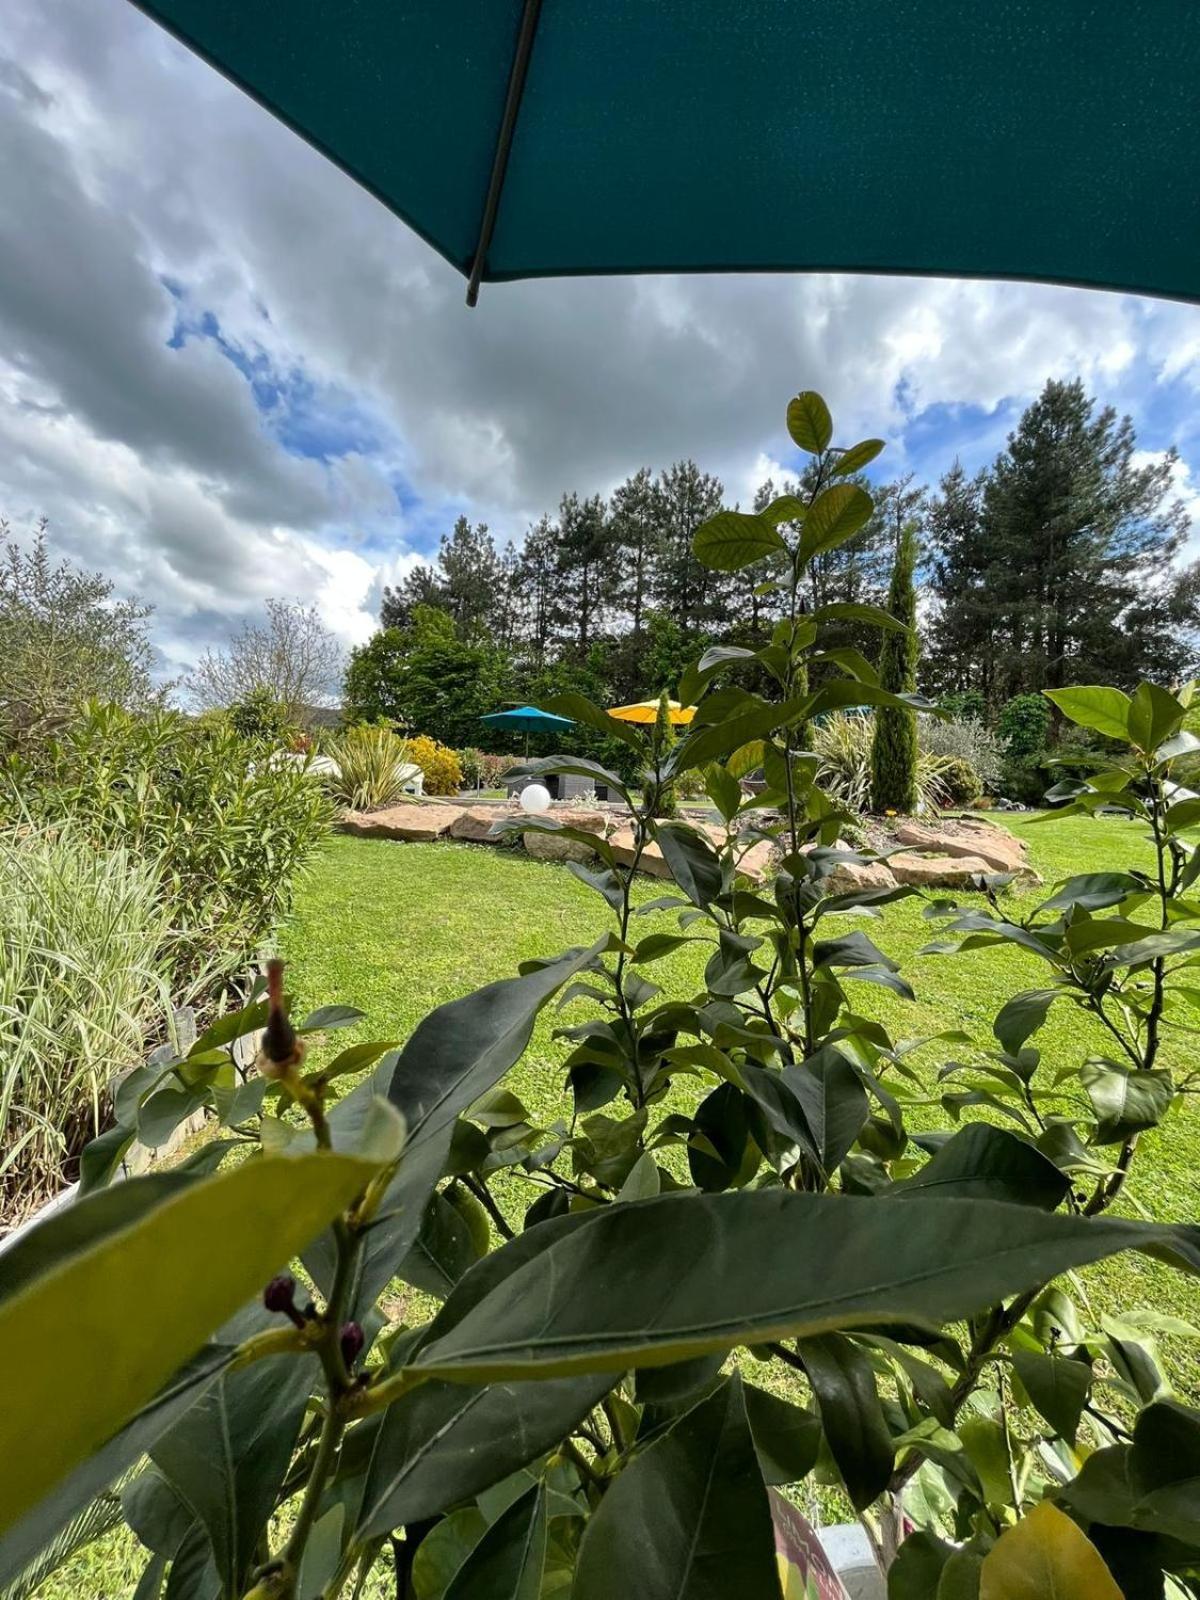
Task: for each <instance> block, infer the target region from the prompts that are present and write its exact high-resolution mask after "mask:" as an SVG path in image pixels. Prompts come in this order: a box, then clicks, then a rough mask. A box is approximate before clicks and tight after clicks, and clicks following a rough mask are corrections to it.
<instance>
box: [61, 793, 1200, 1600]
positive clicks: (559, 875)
mask: <svg viewBox="0 0 1200 1600" xmlns="http://www.w3.org/2000/svg"><path fill="white" fill-rule="evenodd" d="M1005 820H1006V822H1007V823H1008V824H1009V825H1011V826H1012V827H1013V829H1014V830H1015V831H1017V832H1019V833H1022V834H1025V835H1027V836H1028V839H1029V841H1030V853H1031V858H1032V860H1033V863H1034V865H1035V866H1037V867H1038V869H1039V870H1040V871H1041V872H1042V874H1043V876H1044V877H1045V878H1046V880H1047V883H1050V882H1052V881H1053V880H1054V879H1055V878H1058V877H1063V876H1066V875H1068V874H1071V873H1076V872H1088V871H1096V870H1100V869H1103V868H1113V867H1117V866H1124V865H1139V864H1141V865H1146V864H1148V863H1149V851H1148V849H1147V847H1146V846H1145V845H1144V844H1143V843H1142V841H1141V838H1140V833H1139V830H1138V828H1137V827H1136V826H1135V825H1133V824H1131V823H1127V822H1122V821H1120V820H1117V819H1099V820H1089V819H1086V818H1066V819H1063V820H1062V821H1052V822H1046V823H1040V822H1039V823H1035V822H1034V820H1033V818H1032V817H1029V816H1018V817H1015V818H1011V819H1008V818H1006V819H1005ZM662 889H663V886H662V885H661V884H656V883H654V882H653V881H646V882H645V883H644V884H643V883H639V884H638V886H637V889H636V895H637V898H638V900H639V901H640V902H641V903H645V902H646V901H648V900H651V899H653V898H654V897H655V896H656V895H658V894H660V893H661V892H662ZM1037 893H1038V891H1033V892H1032V893H1031V894H1029V895H1028V896H1024V897H1021V898H1020V899H1017V897H1014V909H1015V908H1016V907H1017V906H1019V905H1020V904H1022V903H1028V904H1033V903H1035V898H1036V895H1037ZM921 905H922V902H921V901H920V900H917V899H913V900H908V901H903V902H901V903H899V904H897V905H894V906H889V907H887V908H886V909H885V912H884V915H883V917H882V919H880V920H879V921H877V922H875V923H874V924H872V925H871V933H872V937H874V938H875V939H876V942H877V943H878V944H880V945H881V947H882V948H883V949H884V950H886V951H887V952H888V954H890V955H892V956H893V957H895V958H896V959H897V960H899V961H900V962H901V963H902V965H903V969H904V972H905V974H906V976H907V977H908V978H909V980H910V982H911V983H912V985H913V987H914V988H915V990H916V992H917V999H916V1001H915V1002H914V1003H906V1002H904V1001H901V1000H899V999H897V998H896V997H895V996H892V995H889V994H887V993H885V992H884V991H882V990H879V989H876V988H874V987H872V986H868V985H866V984H864V985H861V986H859V989H858V993H857V995H856V1000H857V1003H858V1004H859V1005H860V1006H861V1008H862V1010H863V1011H864V1012H865V1013H867V1014H870V1015H874V1016H877V1017H879V1019H880V1020H881V1021H884V1022H886V1024H887V1026H888V1027H889V1028H890V1030H891V1031H892V1033H893V1036H894V1037H898V1038H899V1037H909V1038H911V1037H914V1036H916V1035H919V1034H926V1033H934V1032H937V1031H939V1030H941V1029H945V1028H962V1029H964V1030H965V1031H966V1032H968V1033H969V1034H971V1036H972V1037H973V1038H974V1039H975V1040H976V1041H977V1043H978V1044H979V1045H980V1046H981V1047H984V1048H986V1047H988V1045H989V1043H990V1036H991V1019H992V1017H993V1016H994V1014H995V1012H996V1011H997V1010H998V1009H999V1007H1000V1005H1001V1004H1002V1002H1003V1001H1004V999H1005V998H1006V997H1007V995H1008V994H1010V993H1011V992H1012V991H1013V990H1014V989H1016V988H1019V987H1022V986H1025V985H1027V984H1032V983H1035V982H1038V981H1040V977H1041V973H1040V971H1039V964H1038V963H1037V962H1036V961H1035V960H1034V958H1033V957H1031V956H1028V955H1026V954H1024V953H1023V952H1021V951H1019V950H1014V949H1011V948H1004V949H1000V950H982V951H975V952H972V953H970V954H967V955H963V956H954V957H944V956H939V957H921V956H918V955H917V953H916V952H917V951H918V949H919V948H920V946H921V945H923V944H924V943H925V942H926V941H927V940H928V939H929V938H930V936H931V929H930V926H929V924H928V923H926V922H924V921H923V920H922V917H921ZM607 916H608V912H607V908H606V907H605V906H604V904H603V903H602V901H601V900H600V899H599V897H598V896H597V895H595V894H594V893H593V892H592V891H591V890H589V889H587V888H586V887H585V886H584V885H583V884H581V883H580V882H579V881H578V880H577V879H575V878H574V877H572V876H571V874H570V873H569V872H567V871H566V869H565V868H563V867H558V866H552V865H549V864H546V863H542V862H537V861H533V860H531V859H530V858H529V857H527V856H525V855H524V854H522V853H521V852H519V851H511V850H499V849H495V848H492V847H490V846H482V845H468V844H450V843H447V844H433V845H403V844H393V843H391V842H388V841H384V840H362V839H351V838H347V837H336V838H333V839H331V840H330V842H329V844H328V846H327V847H326V848H325V849H324V851H323V852H322V854H321V856H320V858H319V859H318V861H317V862H316V864H315V866H314V867H313V869H312V870H311V872H310V873H309V875H308V877H307V878H306V880H305V882H304V885H303V887H302V890H301V892H300V895H299V899H298V903H297V907H296V911H295V914H294V915H293V917H292V918H291V920H290V922H289V924H288V926H287V927H286V928H285V929H284V930H283V931H282V936H281V945H282V951H283V954H284V955H285V956H286V958H287V960H288V964H289V988H291V989H292V990H293V992H294V993H295V994H296V995H297V997H298V1001H299V1003H300V1005H302V1006H307V1005H315V1004H319V1003H324V1002H327V1001H334V1000H341V1001H347V1002H350V1003H352V1004H354V1005H357V1006H360V1007H361V1008H362V1009H363V1010H364V1011H366V1012H367V1016H368V1020H367V1021H366V1022H365V1023H363V1024H361V1025H360V1026H359V1029H358V1030H357V1033H356V1034H355V1035H353V1037H359V1038H394V1039H397V1040H403V1039H405V1038H406V1037H407V1036H408V1034H409V1033H410V1032H411V1031H412V1029H413V1028H414V1027H415V1026H416V1024H417V1023H418V1022H419V1021H420V1019H421V1018H422V1017H423V1016H424V1015H425V1013H426V1012H427V1011H429V1010H430V1009H431V1008H432V1007H433V1006H436V1005H439V1004H440V1003H442V1002H443V1001H446V1000H450V999H453V998H455V997H456V996H458V995H461V994H465V993H467V992H468V991H469V990H471V989H474V988H477V987H479V986H480V985H481V984H484V983H488V982H490V981H491V980H493V979H495V978H502V977H506V976H509V975H511V974H512V973H514V972H515V971H516V969H517V964H518V963H519V962H520V961H522V960H524V959H525V958H526V957H529V956H549V955H553V954H555V953H556V952H558V951H560V950H562V949H564V948H566V947H567V946H569V945H572V944H590V943H591V942H592V941H593V940H594V939H595V938H596V937H597V936H598V934H599V932H600V931H601V930H602V928H604V927H605V926H606V925H607V924H606V918H607ZM673 926H674V921H673V918H672V917H671V916H670V915H669V914H666V913H655V914H653V915H652V917H650V918H647V919H646V920H645V923H644V924H643V929H642V931H650V929H652V928H663V929H669V928H672V927H673ZM703 964H704V949H703V947H701V946H695V947H688V948H685V949H684V950H681V951H679V952H677V953H676V954H675V955H673V956H672V957H670V958H668V959H667V960H665V961H663V962H660V963H658V964H657V966H656V968H655V973H654V975H655V977H656V979H657V981H659V982H660V983H662V984H663V985H664V987H665V988H666V989H667V990H668V991H669V992H674V993H679V994H686V993H688V992H690V991H691V990H692V989H694V988H695V987H696V986H698V984H699V981H700V975H701V970H702V968H703ZM566 1015H567V1017H568V1018H569V1017H571V1016H572V1015H579V1016H582V1015H584V1012H583V1011H582V1010H581V1009H578V1010H576V1011H574V1012H572V1011H568V1013H567V1014H566ZM560 1020H562V1019H561V1017H559V1016H557V1015H556V1014H555V1013H553V1012H548V1013H544V1014H543V1016H542V1017H541V1018H540V1019H539V1022H538V1026H537V1028H536V1030H535V1033H534V1037H533V1041H532V1043H531V1046H530V1049H529V1050H528V1052H527V1053H526V1055H525V1057H524V1058H523V1060H522V1061H521V1062H520V1063H519V1064H518V1066H517V1067H516V1068H515V1069H514V1071H513V1073H512V1074H511V1075H510V1079H509V1086H510V1087H511V1088H513V1089H514V1090H515V1091H516V1092H517V1093H518V1094H520V1095H521V1096H522V1098H523V1099H524V1100H525V1102H526V1104H527V1105H528V1106H529V1108H530V1110H531V1112H532V1113H533V1114H534V1115H536V1116H539V1117H541V1118H544V1119H547V1120H548V1119H551V1118H552V1117H554V1116H556V1115H563V1114H564V1112H566V1111H567V1110H569V1105H568V1102H567V1101H566V1100H565V1099H564V1097H563V1096H562V1093H561V1086H562V1071H561V1061H562V1059H563V1056H564V1055H565V1053H566V1047H565V1046H562V1045H560V1044H557V1043H556V1042H555V1041H554V1040H553V1038H552V1037H551V1035H552V1031H553V1029H554V1027H555V1026H556V1025H557V1024H558V1023H559V1021H560ZM345 1040H346V1035H341V1036H339V1038H338V1040H337V1044H338V1046H339V1047H340V1045H341V1044H342V1043H343V1042H345ZM1100 1042H1101V1041H1100V1036H1099V1034H1098V1033H1097V1032H1096V1031H1094V1030H1093V1029H1092V1028H1091V1027H1090V1026H1088V1024H1087V1022H1086V1019H1081V1018H1080V1016H1079V1015H1078V1014H1077V1013H1076V1012H1075V1010H1074V1009H1073V1008H1071V1007H1068V1006H1064V1005H1060V1006H1058V1007H1056V1008H1054V1009H1052V1011H1051V1013H1050V1020H1049V1022H1048V1024H1047V1026H1046V1027H1045V1028H1043V1029H1042V1031H1041V1033H1040V1034H1039V1035H1038V1037H1037V1040H1036V1043H1037V1044H1038V1045H1039V1046H1040V1047H1041V1049H1042V1051H1043V1054H1044V1056H1045V1058H1046V1061H1047V1063H1048V1064H1049V1065H1050V1066H1051V1067H1054V1066H1057V1065H1060V1064H1062V1063H1066V1062H1071V1061H1074V1062H1078V1061H1080V1060H1081V1059H1082V1058H1083V1057H1084V1056H1085V1055H1087V1054H1088V1053H1090V1052H1091V1051H1092V1050H1093V1049H1096V1048H1099V1047H1100ZM962 1050H963V1047H961V1046H960V1047H955V1051H954V1053H955V1054H957V1055H960V1056H961V1054H962ZM939 1052H942V1053H939ZM948 1054H949V1047H938V1046H931V1047H930V1048H929V1049H928V1050H927V1052H926V1053H925V1054H924V1055H923V1056H921V1057H919V1058H918V1060H919V1061H922V1062H924V1063H926V1064H927V1065H928V1067H929V1076H930V1079H932V1076H933V1071H934V1069H936V1067H937V1065H938V1064H939V1063H940V1062H941V1061H942V1060H943V1059H945V1058H946V1055H948ZM1186 1059H1188V1051H1187V1046H1186V1040H1185V1041H1183V1044H1182V1046H1181V1045H1179V1044H1176V1045H1174V1046H1173V1047H1172V1048H1171V1049H1169V1050H1168V1052H1167V1064H1175V1065H1181V1064H1182V1063H1183V1062H1184V1061H1185V1060H1186ZM677 1092H680V1093H682V1092H684V1091H677ZM909 1120H910V1122H911V1123H912V1124H913V1125H914V1126H919V1125H920V1124H921V1123H922V1121H924V1122H925V1124H926V1125H934V1124H940V1123H942V1122H943V1121H944V1117H943V1114H942V1112H941V1109H940V1107H939V1106H937V1105H936V1104H934V1105H931V1106H929V1107H926V1108H917V1109H915V1110H913V1111H912V1112H910V1114H909ZM1198 1159H1200V1122H1198V1120H1197V1112H1196V1110H1195V1108H1194V1107H1193V1106H1192V1105H1190V1104H1189V1105H1188V1106H1187V1107H1186V1108H1185V1109H1184V1110H1182V1111H1180V1112H1177V1113H1176V1114H1175V1115H1173V1116H1172V1117H1171V1119H1170V1121H1169V1124H1168V1126H1167V1128H1166V1129H1165V1130H1164V1131H1163V1132H1161V1133H1158V1134H1154V1135H1150V1136H1149V1137H1147V1138H1146V1139H1145V1140H1144V1141H1143V1147H1142V1149H1141V1150H1140V1151H1139V1158H1138V1164H1137V1167H1136V1168H1135V1181H1134V1182H1133V1184H1132V1185H1131V1186H1130V1188H1129V1190H1127V1191H1126V1195H1127V1198H1126V1201H1125V1202H1124V1209H1126V1210H1128V1211H1131V1212H1137V1211H1138V1210H1139V1209H1140V1210H1141V1212H1142V1213H1143V1214H1146V1215H1150V1216H1154V1217H1159V1218H1163V1219H1174V1220H1192V1219H1195V1218H1196V1214H1197V1206H1196V1179H1195V1172H1196V1167H1197V1161H1198ZM497 1192H498V1194H499V1196H500V1199H501V1201H502V1203H505V1205H506V1209H509V1210H510V1211H511V1212H513V1213H514V1214H516V1215H519V1211H520V1208H521V1206H522V1205H523V1204H524V1203H528V1201H529V1199H531V1198H533V1191H532V1190H530V1191H529V1192H528V1193H526V1192H525V1186H524V1185H522V1184H521V1182H520V1180H519V1179H518V1178H516V1177H513V1176H505V1177H502V1178H501V1179H500V1181H499V1182H498V1184H497ZM1080 1287H1081V1288H1082V1290H1083V1292H1085V1293H1087V1294H1088V1295H1090V1296H1091V1297H1092V1298H1093V1302H1094V1304H1095V1305H1096V1307H1097V1309H1101V1310H1112V1311H1113V1312H1120V1311H1127V1310H1129V1309H1132V1308H1133V1307H1135V1306H1139V1307H1153V1308H1155V1309H1157V1310H1160V1311H1166V1312H1171V1313H1174V1314H1175V1315H1177V1316H1181V1317H1184V1318H1185V1319H1189V1320H1193V1321H1200V1301H1198V1298H1197V1294H1196V1289H1195V1285H1194V1282H1193V1281H1191V1280H1187V1279H1184V1278H1183V1277H1181V1276H1180V1275H1178V1274H1176V1273H1173V1272H1171V1271H1169V1270H1168V1269H1167V1268H1165V1267H1160V1266H1158V1265H1156V1264H1155V1263H1153V1262H1150V1261H1147V1260H1145V1259H1143V1258H1142V1257H1139V1256H1133V1255H1130V1256H1124V1257H1119V1258H1116V1259H1115V1260H1113V1261H1110V1262H1106V1263H1103V1264H1102V1265H1100V1266H1098V1267H1093V1268H1090V1269H1089V1270H1088V1271H1087V1272H1086V1273H1085V1274H1084V1275H1083V1281H1082V1283H1081V1285H1080ZM1164 1354H1165V1355H1166V1357H1167V1363H1168V1366H1169V1369H1170V1370H1171V1372H1172V1374H1173V1376H1174V1377H1175V1379H1176V1381H1177V1383H1178V1386H1179V1387H1180V1389H1181V1390H1182V1391H1183V1392H1184V1393H1185V1394H1186V1395H1187V1396H1188V1397H1189V1398H1192V1399H1194V1398H1195V1397H1196V1395H1197V1394H1200V1366H1198V1365H1197V1364H1196V1362H1195V1360H1194V1356H1193V1348H1192V1346H1191V1345H1190V1344H1183V1343H1182V1342H1181V1341H1177V1340H1171V1341H1167V1342H1166V1343H1165V1344H1164ZM765 1370H766V1369H759V1371H758V1372H757V1373H756V1374H755V1376H756V1377H757V1380H758V1381H760V1382H761V1381H763V1376H762V1374H764V1373H765ZM771 1372H772V1374H773V1375H777V1373H778V1369H777V1367H776V1366H772V1368H771ZM790 1376H791V1375H790V1374H784V1375H782V1381H783V1383H784V1385H785V1386H786V1385H787V1382H788V1379H789V1378H790ZM810 1496H811V1502H810V1509H812V1510H816V1511H818V1512H819V1513H820V1514H823V1515H824V1517H825V1518H827V1519H828V1518H834V1519H836V1518H837V1517H839V1516H845V1515H847V1514H848V1507H846V1506H844V1505H843V1503H842V1502H841V1498H840V1496H839V1495H838V1494H837V1493H836V1492H832V1491H830V1490H828V1489H819V1488H816V1487H815V1486H814V1487H812V1488H810V1487H809V1486H808V1485H806V1486H805V1494H804V1496H803V1498H805V1499H806V1500H808V1499H809V1497H810ZM143 1565H144V1557H143V1555H142V1554H141V1553H140V1552H139V1551H138V1550H137V1548H136V1545H135V1541H134V1540H133V1537H132V1535H131V1534H129V1533H128V1532H126V1531H125V1530H123V1529H122V1530H117V1531H116V1532H114V1533H113V1534H111V1535H109V1536H107V1537H106V1538H104V1539H102V1540H99V1541H98V1542H97V1543H96V1544H95V1545H94V1546H92V1547H91V1548H90V1549H88V1550H85V1551H82V1552H80V1553H79V1555H78V1556H77V1557H75V1558H74V1559H73V1560H72V1561H70V1562H69V1563H68V1564H67V1565H66V1566H65V1567H64V1568H62V1569H61V1570H60V1571H59V1573H57V1574H56V1575H55V1576H54V1577H53V1578H52V1579H50V1580H49V1581H48V1582H47V1583H46V1584H45V1585H43V1586H42V1588H41V1589H40V1590H39V1591H38V1600H93V1597H94V1600H128V1597H129V1596H131V1595H132V1594H133V1590H134V1587H135V1584H136V1575H137V1574H138V1572H139V1571H140V1570H141V1567H142V1566H143ZM380 1582H381V1583H382V1579H381V1580H380ZM388 1592H390V1591H389V1590H388V1589H387V1588H386V1587H380V1588H378V1589H376V1588H375V1586H374V1583H372V1585H371V1586H369V1588H368V1591H367V1596H366V1597H364V1600H374V1597H375V1596H377V1595H378V1596H382V1595H384V1594H385V1593H388Z"/></svg>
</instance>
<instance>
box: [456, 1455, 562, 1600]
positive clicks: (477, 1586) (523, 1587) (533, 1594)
mask: <svg viewBox="0 0 1200 1600" xmlns="http://www.w3.org/2000/svg"><path fill="white" fill-rule="evenodd" d="M546 1531H547V1506H546V1490H545V1487H544V1486H543V1485H542V1484H540V1483H537V1484H535V1485H534V1486H533V1488H531V1489H527V1490H526V1491H525V1493H524V1494H523V1495H521V1497H520V1498H519V1499H517V1500H514V1501H513V1503H512V1505H510V1506H509V1507H508V1509H507V1511H504V1512H502V1513H501V1514H500V1516H498V1517H497V1518H496V1520H495V1522H493V1523H492V1525H491V1527H490V1528H489V1529H488V1530H487V1532H486V1533H485V1534H484V1536H483V1538H482V1539H480V1541H479V1543H478V1544H477V1545H476V1546H475V1548H474V1549H473V1550H472V1551H471V1553H470V1555H469V1556H468V1557H467V1559H466V1560H465V1561H464V1562H463V1564H462V1566H461V1567H459V1569H458V1571H457V1572H456V1573H455V1574H454V1576H453V1578H451V1580H450V1584H449V1586H448V1588H447V1589H446V1595H445V1600H539V1597H540V1595H541V1592H542V1573H543V1571H544V1570H545V1565H546Z"/></svg>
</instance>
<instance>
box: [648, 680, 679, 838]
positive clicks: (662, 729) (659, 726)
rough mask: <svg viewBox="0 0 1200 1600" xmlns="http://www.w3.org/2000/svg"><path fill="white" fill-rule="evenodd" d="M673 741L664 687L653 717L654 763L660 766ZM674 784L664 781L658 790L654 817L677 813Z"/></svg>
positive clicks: (669, 708)
mask: <svg viewBox="0 0 1200 1600" xmlns="http://www.w3.org/2000/svg"><path fill="white" fill-rule="evenodd" d="M674 743H675V725H674V723H673V722H672V721H671V697H670V695H669V694H668V693H667V691H666V690H665V689H664V690H663V692H662V694H661V695H660V696H659V698H658V715H657V716H656V717H655V719H654V755H655V765H656V766H661V764H662V762H663V761H664V760H665V759H666V757H667V754H668V752H669V751H670V749H671V747H672V745H674ZM678 810H679V808H678V806H677V805H676V803H675V789H674V785H672V784H669V783H666V784H664V785H663V786H662V788H661V789H660V790H659V791H658V799H657V802H656V804H655V807H654V815H655V816H656V817H673V816H675V815H677V813H678Z"/></svg>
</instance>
